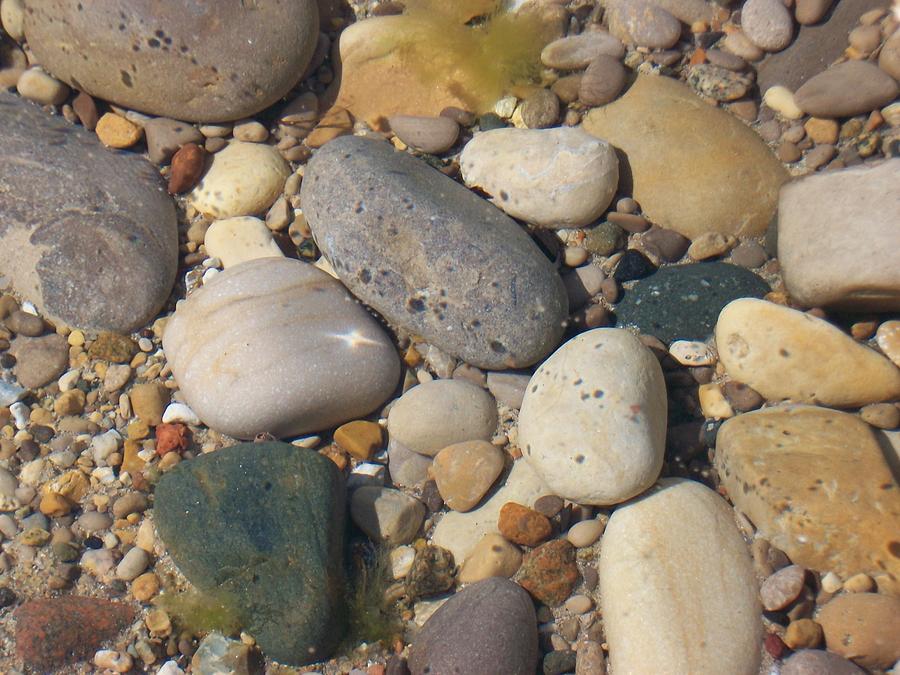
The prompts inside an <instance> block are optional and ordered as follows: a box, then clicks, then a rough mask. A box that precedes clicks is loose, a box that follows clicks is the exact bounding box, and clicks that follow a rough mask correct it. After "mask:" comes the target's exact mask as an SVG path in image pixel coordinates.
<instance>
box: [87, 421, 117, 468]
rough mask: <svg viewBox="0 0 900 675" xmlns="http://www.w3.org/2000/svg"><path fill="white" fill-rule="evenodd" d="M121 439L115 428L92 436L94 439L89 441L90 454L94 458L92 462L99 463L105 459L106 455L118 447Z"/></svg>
mask: <svg viewBox="0 0 900 675" xmlns="http://www.w3.org/2000/svg"><path fill="white" fill-rule="evenodd" d="M121 440H122V436H121V435H120V434H119V432H118V431H116V430H115V429H111V430H110V431H107V432H106V433H105V434H100V435H98V436H94V439H93V440H92V441H91V456H92V457H93V458H94V462H96V463H97V464H99V463H100V462H102V461H104V460H106V458H107V457H109V456H110V455H111V454H112V453H114V452H115V451H116V450H118V449H119V441H121Z"/></svg>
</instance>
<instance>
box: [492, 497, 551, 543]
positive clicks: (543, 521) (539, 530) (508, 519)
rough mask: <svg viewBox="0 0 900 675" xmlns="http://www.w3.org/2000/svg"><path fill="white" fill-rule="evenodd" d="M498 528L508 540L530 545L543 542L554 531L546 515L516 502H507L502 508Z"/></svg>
mask: <svg viewBox="0 0 900 675" xmlns="http://www.w3.org/2000/svg"><path fill="white" fill-rule="evenodd" d="M497 529H499V530H500V534H502V535H503V537H504V538H505V539H507V540H508V541H511V542H512V543H514V544H520V545H522V546H529V547H534V546H537V545H539V544H541V543H542V542H544V541H546V540H547V539H548V538H549V537H550V535H551V534H552V533H553V528H552V527H551V525H550V521H549V519H548V518H547V517H546V516H544V515H541V514H540V513H538V512H537V511H535V510H534V509H529V508H528V507H525V506H522V505H521V504H516V503H515V502H507V503H506V504H504V505H503V507H502V508H501V509H500V517H499V518H498V520H497Z"/></svg>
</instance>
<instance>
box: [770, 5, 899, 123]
mask: <svg viewBox="0 0 900 675" xmlns="http://www.w3.org/2000/svg"><path fill="white" fill-rule="evenodd" d="M772 1H773V2H776V1H777V0H772ZM898 91H900V88H898V86H897V82H896V81H895V80H894V78H892V77H891V76H890V75H888V74H887V73H885V72H884V71H883V70H881V69H880V68H879V67H878V66H876V65H875V64H874V63H870V62H868V61H845V62H844V63H839V64H837V65H835V66H831V67H830V68H829V69H828V70H826V71H824V72H822V73H820V74H818V75H816V76H815V77H812V78H810V79H809V80H807V81H806V82H805V83H804V84H803V86H801V87H800V88H799V89H797V91H796V92H794V100H795V101H796V102H797V106H798V107H799V108H800V109H801V110H802V111H803V112H805V113H807V114H809V115H814V116H815V117H827V118H831V117H852V116H853V115H860V114H862V113H868V112H871V111H872V110H875V109H877V108H880V107H882V106H884V105H887V104H888V103H890V102H891V101H892V100H893V99H894V98H896V96H897V92H898Z"/></svg>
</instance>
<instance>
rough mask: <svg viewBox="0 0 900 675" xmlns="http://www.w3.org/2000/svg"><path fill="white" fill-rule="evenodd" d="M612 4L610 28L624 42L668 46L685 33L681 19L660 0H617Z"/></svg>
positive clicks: (656, 47) (643, 45)
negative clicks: (658, 4) (665, 7)
mask: <svg viewBox="0 0 900 675" xmlns="http://www.w3.org/2000/svg"><path fill="white" fill-rule="evenodd" d="M608 4H609V10H608V11H609V31H610V32H611V33H612V34H613V35H615V36H616V37H617V38H619V39H620V40H622V41H623V42H628V43H632V44H635V45H637V46H638V47H650V48H651V49H668V48H669V47H672V46H673V45H675V43H677V42H678V38H679V37H680V36H681V23H679V21H678V19H676V18H675V17H674V16H672V15H671V14H670V13H669V12H667V11H666V10H665V9H663V8H662V7H659V6H657V5H656V3H653V2H648V1H647V0H624V1H623V0H617V1H616V2H610V3H608Z"/></svg>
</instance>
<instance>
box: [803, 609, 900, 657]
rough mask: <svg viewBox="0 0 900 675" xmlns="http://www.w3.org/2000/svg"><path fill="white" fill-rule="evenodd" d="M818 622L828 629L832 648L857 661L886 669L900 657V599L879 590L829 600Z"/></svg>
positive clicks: (828, 644) (817, 618)
mask: <svg viewBox="0 0 900 675" xmlns="http://www.w3.org/2000/svg"><path fill="white" fill-rule="evenodd" d="M816 621H818V622H819V624H821V626H822V629H823V630H824V632H825V644H826V646H827V647H828V650H829V651H832V652H835V653H837V654H840V655H841V656H843V657H844V658H846V659H850V660H851V661H853V662H854V663H856V664H858V665H860V666H863V667H864V668H871V669H876V670H886V669H888V668H890V667H891V666H893V665H894V663H895V662H896V661H897V660H900V642H898V640H897V636H898V635H900V598H898V597H896V596H893V595H881V594H876V593H850V594H848V595H841V596H838V597H836V598H834V599H833V600H831V601H830V602H828V603H826V605H825V606H824V607H822V609H820V610H819V613H818V615H817V616H816Z"/></svg>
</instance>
